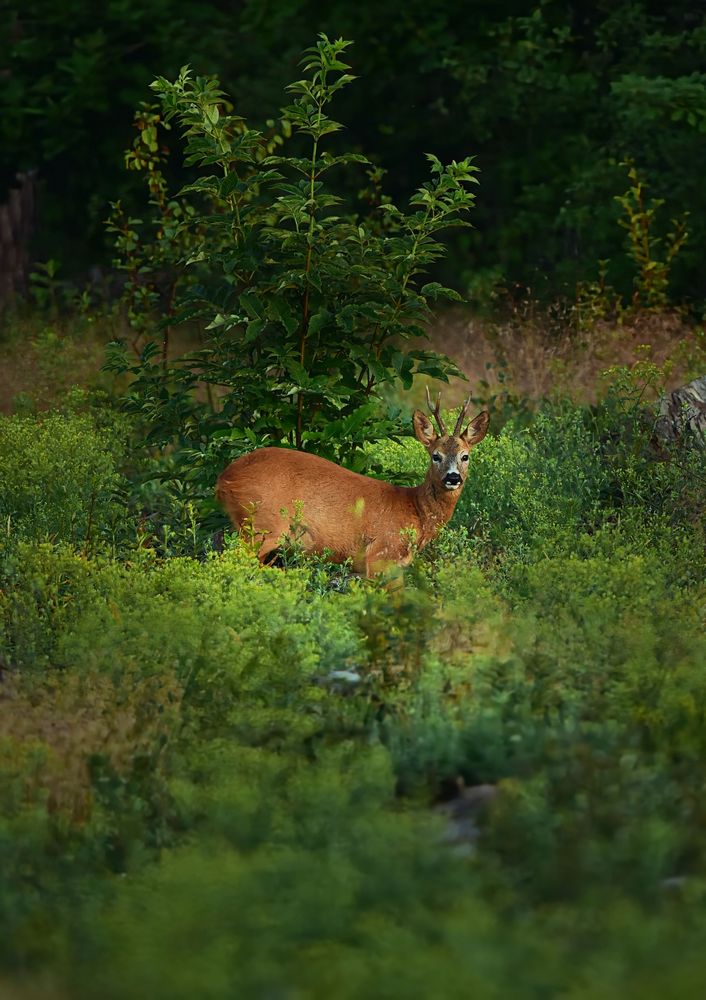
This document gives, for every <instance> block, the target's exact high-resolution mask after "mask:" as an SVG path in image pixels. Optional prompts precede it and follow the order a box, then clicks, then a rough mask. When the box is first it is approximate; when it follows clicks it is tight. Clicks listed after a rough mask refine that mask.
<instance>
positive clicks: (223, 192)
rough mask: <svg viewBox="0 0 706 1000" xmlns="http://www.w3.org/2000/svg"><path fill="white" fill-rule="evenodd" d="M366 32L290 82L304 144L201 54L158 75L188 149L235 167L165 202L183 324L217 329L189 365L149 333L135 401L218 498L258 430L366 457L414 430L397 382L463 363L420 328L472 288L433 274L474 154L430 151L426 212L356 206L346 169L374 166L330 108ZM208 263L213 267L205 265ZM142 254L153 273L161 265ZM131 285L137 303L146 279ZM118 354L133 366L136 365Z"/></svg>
mask: <svg viewBox="0 0 706 1000" xmlns="http://www.w3.org/2000/svg"><path fill="white" fill-rule="evenodd" d="M348 44H349V43H348V42H345V41H342V40H339V41H337V42H330V41H329V40H328V39H327V38H326V37H325V36H322V37H321V38H320V40H319V41H318V42H317V44H316V46H315V47H313V48H312V49H310V50H308V51H307V53H306V56H305V59H304V63H305V66H304V71H305V77H304V78H303V79H301V80H298V81H296V82H295V83H293V84H291V85H290V87H289V88H288V89H289V92H290V93H291V94H292V95H293V98H294V100H293V103H292V104H290V105H288V106H287V107H286V108H284V109H283V111H282V114H283V116H284V121H285V122H286V124H287V130H288V131H291V133H292V134H293V139H292V143H293V144H294V146H295V151H294V152H293V153H291V154H289V155H285V153H284V152H282V151H279V149H278V147H276V146H274V147H273V145H272V143H271V141H270V138H269V137H268V136H267V135H266V134H264V133H263V132H261V131H256V130H255V129H253V128H250V127H249V126H247V125H246V123H245V122H244V121H243V120H242V118H241V117H240V116H238V115H233V114H230V113H229V112H228V108H229V106H230V103H229V101H228V99H227V98H226V97H225V95H224V94H223V92H222V91H221V90H220V89H219V86H218V82H217V81H215V80H210V79H204V78H201V77H195V78H192V76H191V74H190V72H189V71H188V70H186V69H184V70H183V71H182V73H181V74H180V76H179V78H178V79H177V80H176V81H175V82H174V83H170V82H168V81H167V80H165V79H162V78H160V79H158V80H157V81H156V82H155V83H154V84H153V87H154V89H155V90H156V91H157V93H158V95H159V97H160V100H161V103H162V109H163V116H164V119H165V122H167V123H169V122H171V121H175V122H177V123H178V125H179V128H180V130H181V132H182V134H183V135H184V137H185V139H186V158H187V162H188V163H189V164H193V165H196V166H197V167H199V168H206V169H208V170H213V169H214V168H217V171H218V173H217V174H213V173H209V174H208V175H207V176H199V177H198V178H197V179H196V180H194V181H193V183H191V184H190V185H188V186H187V187H186V188H185V189H184V190H183V191H182V192H181V195H180V197H183V196H185V195H191V196H196V197H197V198H204V199H205V206H204V207H202V208H201V210H200V212H199V213H198V214H195V213H194V212H193V210H192V212H191V213H189V212H188V211H187V210H186V209H185V208H183V207H182V208H181V209H180V215H179V220H178V221H174V220H172V223H171V225H170V226H166V225H163V224H162V221H163V216H164V211H163V208H164V206H163V204H162V202H161V201H159V199H157V201H156V202H155V204H156V205H157V208H158V210H159V213H160V216H159V218H160V225H159V228H158V231H157V236H158V237H159V240H158V241H157V243H156V246H157V252H156V256H157V258H158V259H159V258H160V254H161V250H160V248H163V247H166V249H165V250H164V261H163V263H164V265H165V267H164V268H163V270H165V269H167V266H168V265H173V257H174V245H176V246H181V248H182V251H183V252H185V254H186V257H185V262H186V264H187V268H186V276H185V278H184V280H183V281H182V282H181V283H180V284H179V285H177V294H178V293H179V291H181V296H180V303H179V305H178V307H177V309H176V312H175V314H172V315H169V316H168V318H167V319H166V320H165V323H168V324H169V325H170V326H172V325H174V324H177V323H179V322H183V321H184V320H186V319H190V320H193V319H194V318H196V317H199V318H203V319H205V320H207V321H208V325H207V327H206V331H207V334H208V337H207V339H206V346H205V347H204V348H203V349H201V350H198V351H195V352H193V353H191V354H190V355H189V356H187V357H185V358H181V359H178V360H177V362H176V363H175V364H173V365H172V366H171V367H170V366H169V365H168V364H167V358H166V353H165V352H163V354H162V358H161V360H159V361H158V360H157V358H156V357H155V351H156V348H155V347H154V345H152V346H150V345H148V346H147V347H146V348H145V350H144V351H143V358H142V361H141V363H139V364H137V365H133V366H130V371H131V372H132V374H133V376H134V379H133V381H132V383H131V386H130V393H129V397H128V403H129V405H130V407H131V409H132V410H133V411H134V412H136V413H139V414H140V415H141V416H142V418H143V419H145V420H146V421H147V422H148V425H149V436H148V442H149V443H150V444H152V445H163V444H166V443H170V444H171V443H172V442H173V441H176V442H177V443H178V444H179V446H180V448H181V450H180V451H178V452H176V453H175V455H174V461H175V462H176V463H177V465H178V466H181V468H180V470H179V471H180V473H181V476H180V478H181V479H182V480H183V481H185V482H186V483H192V484H194V485H195V493H196V495H198V496H200V497H201V498H204V497H208V498H209V499H210V497H211V495H212V489H213V483H214V481H215V479H216V476H217V475H218V473H219V472H220V471H221V470H222V469H223V467H224V466H225V465H226V464H227V459H228V457H233V456H235V455H237V454H240V453H242V452H244V451H248V450H250V449H251V448H252V447H253V446H255V445H267V444H274V445H287V446H291V447H296V448H299V449H301V450H314V451H316V452H317V454H320V455H324V456H327V457H330V458H335V459H336V460H339V461H343V462H345V463H346V464H348V465H350V466H353V467H355V468H358V469H360V468H363V467H364V466H365V465H366V462H368V461H369V455H370V452H365V451H364V450H363V449H362V445H363V444H364V443H367V442H371V441H375V440H377V439H380V438H387V437H389V435H390V434H392V433H395V432H397V431H399V429H400V425H399V421H398V420H397V419H396V414H395V412H388V413H385V412H384V410H383V406H382V397H381V392H382V391H383V390H385V389H386V388H388V387H389V386H391V385H397V384H401V385H402V386H403V387H405V388H409V387H410V386H411V384H412V379H413V377H414V375H415V374H420V373H423V374H426V375H430V376H433V377H437V378H443V379H447V378H448V376H449V375H450V374H454V373H456V374H457V373H458V372H457V369H456V367H455V366H454V365H453V364H452V363H451V362H450V361H449V360H448V359H447V358H444V357H443V356H440V355H437V354H435V353H433V352H429V351H425V350H421V349H419V348H418V347H415V346H414V343H413V342H414V341H415V340H417V341H418V340H419V338H425V337H426V331H425V328H424V326H423V323H424V321H425V320H426V319H427V318H428V317H429V314H430V312H429V310H430V301H431V300H433V299H437V298H439V297H440V296H441V297H444V296H445V297H454V295H455V293H453V292H451V291H450V290H448V289H444V288H443V287H442V286H441V285H440V284H439V283H438V282H428V283H426V284H423V283H422V278H421V276H422V274H423V273H424V272H425V271H426V270H427V269H428V268H429V267H430V265H431V264H433V262H434V261H436V260H437V259H438V258H439V257H440V256H441V255H442V253H443V247H442V245H441V243H440V242H439V237H440V234H441V232H442V231H443V230H445V229H448V228H449V227H451V226H459V225H467V224H468V223H467V222H466V218H465V217H466V214H467V212H468V211H469V209H470V208H471V207H472V205H473V202H474V197H473V195H472V193H471V192H470V191H469V190H468V189H467V188H468V185H469V184H470V183H471V182H473V181H475V177H474V173H475V171H476V168H475V167H474V166H473V165H472V164H471V162H470V160H469V159H465V160H461V161H460V162H456V161H454V162H452V163H451V164H449V165H448V166H443V165H442V164H441V162H440V161H439V160H438V159H437V158H436V157H434V156H431V155H429V156H428V159H429V161H430V164H431V173H432V179H431V181H429V182H428V183H426V184H424V185H423V186H422V187H421V188H420V189H419V190H418V191H417V192H416V194H414V195H413V196H412V198H411V210H410V211H409V212H407V213H405V212H403V211H400V210H399V209H397V208H396V207H395V206H394V205H392V204H391V203H390V202H389V200H388V201H385V202H384V203H383V205H382V206H381V209H382V210H383V211H382V218H378V217H375V216H370V217H358V216H357V215H345V214H343V211H342V209H341V208H340V207H339V205H340V201H341V199H340V198H339V197H337V196H336V195H334V194H333V193H332V191H331V189H330V188H329V187H328V186H327V184H328V174H329V172H330V171H332V170H334V169H339V168H341V167H350V166H351V165H354V164H363V165H368V166H369V165H370V164H369V162H368V160H367V159H366V158H365V157H364V156H362V155H360V154H358V153H340V154H339V155H332V154H331V153H330V152H328V151H327V150H326V149H325V148H323V147H324V145H325V142H326V140H327V139H328V138H329V137H330V136H331V135H333V134H334V133H337V132H339V131H340V130H341V128H342V126H341V125H340V124H339V123H338V122H336V121H333V120H332V119H331V118H330V117H329V115H328V111H329V105H330V103H331V101H332V100H333V98H334V96H335V95H336V94H337V93H338V92H339V91H340V90H341V89H342V88H343V87H345V86H346V85H347V84H349V83H350V82H351V81H352V79H353V77H352V76H351V75H350V73H348V69H349V67H348V65H347V64H346V63H344V62H343V61H342V58H343V53H344V52H345V49H346V48H347V46H348ZM146 131H147V130H146V129H143V131H142V135H143V136H144V134H145V132H146ZM150 135H151V132H150ZM151 141H153V144H154V143H156V140H151ZM305 143H306V145H305ZM143 144H144V143H143ZM273 148H274V151H275V153H276V155H275V153H273ZM303 154H305V155H303ZM140 155H141V156H146V155H148V154H144V153H140ZM150 176H153V174H151V175H150ZM162 201H163V199H162ZM179 204H180V203H178V202H173V201H171V202H169V205H170V206H171V207H172V209H174V206H175V205H177V206H178V205H179ZM174 211H176V209H174ZM378 214H379V213H378ZM129 221H131V220H129ZM135 226H136V227H137V223H135ZM115 228H117V229H119V226H117V225H116V226H115ZM170 233H171V234H172V235H171V236H170V235H169V234H170ZM137 241H138V237H137V235H136V234H134V233H132V230H129V232H128V235H127V236H126V237H125V238H123V237H121V238H120V240H119V245H120V247H121V248H122V249H123V250H124V251H125V252H127V250H128V249H129V248H132V249H130V250H129V252H130V254H131V255H133V256H134V253H133V251H134V248H135V246H136V245H137ZM191 265H194V266H195V268H196V277H198V278H199V279H200V280H199V281H198V282H197V281H195V278H194V276H193V275H192V277H191V280H189V269H190V267H191ZM125 266H126V267H128V270H129V271H130V273H133V274H135V275H137V276H138V277H141V276H143V273H144V272H145V270H146V267H144V266H140V267H137V268H136V267H134V266H133V265H132V264H129V265H128V264H126V265H125ZM150 266H151V267H152V268H154V266H155V265H154V263H153V264H151V265H150ZM182 286H183V287H182ZM129 294H130V300H131V303H132V305H131V309H132V313H133V314H134V313H135V309H136V307H135V290H134V288H133V287H132V285H131V286H130V292H129ZM455 297H458V296H455ZM149 304H150V303H149V300H148V301H147V305H148V306H149ZM138 318H139V317H138ZM111 364H112V366H113V367H114V368H116V369H117V370H123V369H124V368H125V367H126V366H127V365H128V362H127V360H126V359H125V358H124V357H121V358H114V359H113V361H112V363H111ZM204 386H205V387H206V388H207V390H208V401H202V400H203V395H204V393H203V389H204ZM197 390H198V392H197Z"/></svg>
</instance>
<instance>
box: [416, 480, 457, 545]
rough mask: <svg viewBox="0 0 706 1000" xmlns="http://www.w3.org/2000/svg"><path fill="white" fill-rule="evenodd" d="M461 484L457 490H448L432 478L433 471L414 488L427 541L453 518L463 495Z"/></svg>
mask: <svg viewBox="0 0 706 1000" xmlns="http://www.w3.org/2000/svg"><path fill="white" fill-rule="evenodd" d="M462 489H463V485H461V486H460V487H459V488H458V489H457V490H447V489H445V488H444V487H443V486H441V485H440V484H439V483H435V482H434V481H433V480H432V477H431V473H428V474H427V477H426V479H425V480H424V482H423V483H421V484H420V485H419V486H416V487H415V488H414V503H415V506H416V508H417V513H418V514H419V519H420V521H421V525H422V534H423V536H424V540H425V541H427V540H429V539H431V538H433V537H434V535H436V533H437V532H438V530H439V528H441V527H442V526H443V525H444V524H446V523H447V521H448V520H449V519H450V518H451V515H452V514H453V512H454V508H455V507H456V504H457V503H458V498H459V497H460V495H461V490H462Z"/></svg>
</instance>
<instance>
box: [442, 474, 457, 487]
mask: <svg viewBox="0 0 706 1000" xmlns="http://www.w3.org/2000/svg"><path fill="white" fill-rule="evenodd" d="M460 482H461V477H460V476H459V474H458V472H449V473H447V475H445V476H444V485H445V486H458V484H459V483H460Z"/></svg>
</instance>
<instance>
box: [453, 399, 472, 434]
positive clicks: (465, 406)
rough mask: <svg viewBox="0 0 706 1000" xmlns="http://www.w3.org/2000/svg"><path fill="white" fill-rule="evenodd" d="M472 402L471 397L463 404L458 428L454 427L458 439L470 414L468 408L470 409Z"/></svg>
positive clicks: (457, 422)
mask: <svg viewBox="0 0 706 1000" xmlns="http://www.w3.org/2000/svg"><path fill="white" fill-rule="evenodd" d="M471 402H472V400H471V397H470V396H469V397H468V399H467V400H466V401H465V403H464V404H463V406H462V407H461V412H460V413H459V415H458V420H457V421H456V426H455V427H454V437H458V436H459V434H460V433H461V427H462V426H463V421H464V420H465V419H466V415H467V414H468V408H469V407H470V405H471Z"/></svg>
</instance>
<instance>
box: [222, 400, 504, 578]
mask: <svg viewBox="0 0 706 1000" xmlns="http://www.w3.org/2000/svg"><path fill="white" fill-rule="evenodd" d="M470 402H471V400H470V398H469V399H467V400H466V402H465V403H464V405H463V407H462V408H461V412H460V414H459V416H458V420H457V421H456V426H455V427H454V431H453V434H447V432H446V428H445V427H444V423H443V421H442V419H441V412H440V405H441V394H439V396H438V397H437V400H436V406H435V407H432V402H431V398H430V396H429V390H428V389H427V404H428V406H429V411H430V413H431V415H432V416H433V417H434V418H435V419H436V424H437V427H438V429H439V433H438V434H437V433H436V431H435V430H434V427H433V425H432V423H431V421H430V420H429V419H428V418H427V417H426V415H425V414H424V413H422V411H421V410H415V411H414V418H413V423H414V433H415V435H416V438H417V440H418V441H420V442H421V444H423V445H424V447H425V448H426V449H427V451H428V452H429V457H430V464H429V469H428V471H427V475H426V479H425V480H424V482H423V483H421V484H420V485H419V486H414V487H407V486H393V485H392V484H391V483H386V482H383V481H381V480H379V479H371V478H370V477H369V476H361V475H359V474H358V473H356V472H351V471H350V470H349V469H344V468H343V467H342V466H340V465H336V464H335V463H333V462H329V461H327V460H326V459H324V458H318V457H317V456H316V455H310V454H308V453H306V452H302V451H290V450H289V449H287V448H259V449H258V450H257V451H253V452H250V454H248V455H243V456H242V458H237V459H236V460H235V461H234V462H231V464H230V465H229V466H228V468H227V469H226V470H225V471H224V472H222V473H221V475H220V476H219V477H218V485H217V487H216V497H217V498H218V500H219V501H220V503H221V504H222V505H223V507H225V509H226V511H227V512H228V514H229V516H230V519H231V521H232V522H233V524H234V525H235V527H236V528H238V529H242V528H243V526H244V525H246V527H247V529H248V532H249V533H250V536H251V538H252V540H253V541H254V542H255V543H256V545H258V546H259V549H258V555H259V558H260V562H265V561H266V560H267V557H268V556H270V555H271V554H272V553H273V552H274V551H275V549H277V547H278V546H279V545H280V544H281V539H282V537H283V536H285V535H286V534H287V531H288V529H289V527H290V525H291V523H292V521H293V520H294V519H295V518H296V519H297V521H300V522H301V523H300V531H301V537H300V542H301V544H302V546H303V548H304V550H305V551H307V552H318V553H321V552H324V551H326V552H328V553H330V557H331V559H332V560H333V561H334V562H344V561H345V560H346V559H349V558H350V559H352V560H353V567H354V569H355V570H356V572H359V573H360V572H365V575H366V576H368V577H370V576H373V575H375V574H376V573H379V572H381V571H382V570H384V569H385V568H386V567H387V566H389V565H390V564H394V563H397V564H399V565H402V566H406V565H408V564H409V563H410V562H411V560H412V557H413V555H414V549H415V547H416V548H422V547H423V546H424V545H426V544H427V542H429V541H430V540H431V539H432V538H433V537H434V536H435V535H436V533H437V532H438V530H439V528H440V527H441V526H442V525H444V524H446V522H447V521H448V520H449V518H450V517H451V515H452V514H453V512H454V507H455V506H456V503H457V502H458V498H459V496H460V495H461V489H462V487H463V483H464V481H465V479H466V474H467V472H468V464H469V463H468V453H469V451H470V449H471V448H472V447H473V446H474V445H476V444H478V442H479V441H482V440H483V438H484V437H485V434H486V431H487V430H488V423H489V421H490V414H489V413H488V411H487V410H483V412H482V413H479V414H478V416H477V417H475V419H473V420H472V421H471V422H470V423H469V424H468V426H467V427H466V429H465V430H464V431H463V432H461V427H462V426H463V422H464V420H465V418H466V414H467V412H468V407H469V405H470Z"/></svg>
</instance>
